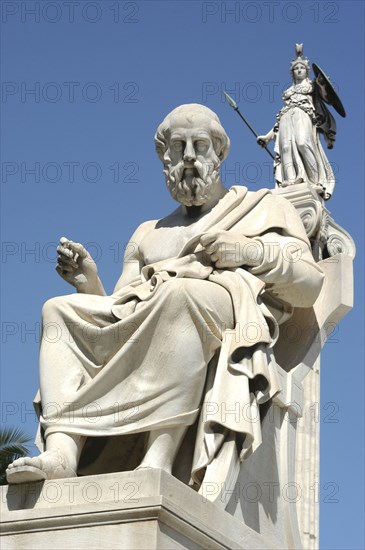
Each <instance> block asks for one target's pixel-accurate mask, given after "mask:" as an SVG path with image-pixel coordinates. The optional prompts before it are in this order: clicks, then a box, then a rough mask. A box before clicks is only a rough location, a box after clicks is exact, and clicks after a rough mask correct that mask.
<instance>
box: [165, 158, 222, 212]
mask: <svg viewBox="0 0 365 550" xmlns="http://www.w3.org/2000/svg"><path fill="white" fill-rule="evenodd" d="M219 166H220V162H219V159H218V157H217V161H216V162H214V163H213V162H212V163H202V162H200V161H198V160H196V161H195V162H194V168H192V170H193V171H194V174H193V176H192V177H191V175H189V176H188V177H187V176H186V174H185V170H186V169H187V167H186V166H185V162H184V161H183V160H182V161H180V162H179V163H178V164H177V165H176V166H172V165H171V164H167V165H165V169H164V174H165V178H166V184H167V187H168V189H169V191H170V193H171V196H172V198H173V199H175V200H176V201H178V202H179V203H181V204H184V205H185V206H201V205H202V204H205V203H206V202H207V200H208V198H209V194H210V190H211V188H212V186H213V185H214V183H216V182H217V181H218V180H219Z"/></svg>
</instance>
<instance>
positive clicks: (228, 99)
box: [223, 92, 275, 160]
mask: <svg viewBox="0 0 365 550" xmlns="http://www.w3.org/2000/svg"><path fill="white" fill-rule="evenodd" d="M223 93H224V95H225V96H226V100H227V101H228V103H229V104H230V106H231V107H232V109H234V110H235V111H236V113H237V114H238V115H239V116H240V117H241V118H242V120H243V122H244V123H245V124H246V126H247V127H248V128H249V129H250V130H251V132H252V133H253V135H254V136H255V137H256V138H258V137H259V136H258V134H257V133H256V132H255V130H254V129H253V128H252V126H251V124H250V123H249V122H248V121H247V120H246V119H245V117H244V116H243V114H242V113H241V111H240V110H239V108H238V106H237V103H236V102H235V100H234V99H232V98H231V96H230V95H228V94H227V93H226V92H223ZM264 149H266V151H267V152H268V153H269V155H270V157H271V158H272V159H273V160H275V157H274V155H273V154H272V152H271V151H270V149H268V148H267V146H266V145H264Z"/></svg>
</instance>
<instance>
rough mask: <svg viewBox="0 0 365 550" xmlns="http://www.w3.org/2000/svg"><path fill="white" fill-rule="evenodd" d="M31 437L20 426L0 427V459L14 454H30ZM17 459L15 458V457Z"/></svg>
mask: <svg viewBox="0 0 365 550" xmlns="http://www.w3.org/2000/svg"><path fill="white" fill-rule="evenodd" d="M30 441H31V438H30V437H29V436H28V435H27V434H26V433H24V432H23V431H22V430H21V429H20V428H13V427H5V428H1V429H0V461H2V460H3V459H7V458H9V457H12V456H14V455H20V456H24V455H26V454H28V452H29V451H28V448H27V447H26V444H27V443H30ZM14 460H15V459H14Z"/></svg>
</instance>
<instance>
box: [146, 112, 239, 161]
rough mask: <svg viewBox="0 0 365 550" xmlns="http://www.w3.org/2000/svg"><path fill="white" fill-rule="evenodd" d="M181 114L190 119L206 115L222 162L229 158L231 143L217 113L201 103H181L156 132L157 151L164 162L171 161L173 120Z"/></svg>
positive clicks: (216, 150) (215, 147)
mask: <svg viewBox="0 0 365 550" xmlns="http://www.w3.org/2000/svg"><path fill="white" fill-rule="evenodd" d="M179 115H183V116H186V119H187V120H188V121H193V120H194V118H195V117H197V116H204V117H205V118H206V119H207V120H209V123H210V124H209V130H210V134H211V136H212V141H213V145H214V150H215V152H216V154H217V156H218V158H219V159H220V161H221V162H222V161H223V160H224V159H225V158H227V155H228V152H229V148H230V145H231V143H230V141H229V137H228V136H227V134H226V132H225V130H224V128H223V126H222V125H221V123H220V120H219V118H218V117H217V115H216V114H215V113H214V112H213V111H212V110H211V109H209V108H208V107H205V106H204V105H200V104H199V103H188V104H186V105H180V106H179V107H176V109H174V110H173V111H171V112H170V113H169V114H168V115H167V116H166V117H165V119H164V120H163V121H162V123H161V124H160V125H159V127H158V128H157V132H156V134H155V145H156V151H157V154H158V156H159V158H160V160H161V161H162V162H163V163H164V164H167V163H168V162H169V161H170V159H169V157H168V152H167V151H168V139H169V136H170V125H171V120H172V119H173V117H175V116H179Z"/></svg>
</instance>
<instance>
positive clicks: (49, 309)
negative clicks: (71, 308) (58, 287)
mask: <svg viewBox="0 0 365 550" xmlns="http://www.w3.org/2000/svg"><path fill="white" fill-rule="evenodd" d="M65 298H66V297H65V296H57V297H55V298H50V299H49V300H47V301H46V302H45V303H44V304H43V308H42V318H43V320H44V319H49V318H52V317H54V316H55V315H56V314H57V313H58V312H59V311H60V310H61V309H62V307H63V306H64V305H65Z"/></svg>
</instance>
